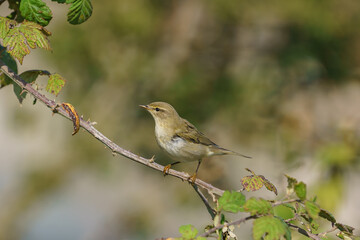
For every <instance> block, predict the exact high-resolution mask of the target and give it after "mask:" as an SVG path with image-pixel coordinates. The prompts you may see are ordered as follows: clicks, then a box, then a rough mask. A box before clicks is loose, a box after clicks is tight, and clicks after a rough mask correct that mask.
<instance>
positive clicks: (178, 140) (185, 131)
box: [140, 102, 251, 183]
mask: <svg viewBox="0 0 360 240" xmlns="http://www.w3.org/2000/svg"><path fill="white" fill-rule="evenodd" d="M140 107H142V108H145V109H146V110H147V111H148V112H149V113H150V114H151V115H152V116H153V118H154V120H155V137H156V141H157V143H158V144H159V146H160V148H162V149H163V150H164V151H165V152H167V153H168V154H169V155H170V156H171V157H172V158H174V159H176V160H177V162H174V163H171V164H169V165H167V166H165V167H164V170H163V171H164V174H166V173H167V172H168V171H169V169H170V168H171V166H173V165H175V164H178V163H180V162H191V161H198V165H197V167H196V171H195V173H194V174H193V175H192V176H191V177H190V178H189V180H190V181H191V182H192V183H194V182H195V180H196V175H197V172H198V170H199V167H200V164H201V161H202V160H203V158H205V157H211V156H214V155H238V156H242V157H245V158H251V157H248V156H245V155H242V154H240V153H237V152H234V151H231V150H227V149H225V148H222V147H220V146H218V145H217V144H215V143H214V142H213V141H211V140H210V139H209V138H207V137H206V136H205V135H204V134H203V133H201V132H200V131H198V130H197V129H196V127H195V126H194V125H192V124H191V123H190V122H188V121H187V120H186V119H183V118H181V117H180V116H179V114H178V113H177V112H176V110H175V109H174V108H173V107H172V106H171V105H170V104H168V103H165V102H153V103H150V104H148V105H140Z"/></svg>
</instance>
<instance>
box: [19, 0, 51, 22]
mask: <svg viewBox="0 0 360 240" xmlns="http://www.w3.org/2000/svg"><path fill="white" fill-rule="evenodd" d="M20 12H21V16H23V17H24V18H25V19H26V20H28V21H32V22H36V23H38V24H40V25H41V26H47V25H48V24H49V21H50V20H51V19H52V13H51V10H50V8H49V7H48V6H47V5H46V4H45V3H44V2H43V1H41V0H21V2H20Z"/></svg>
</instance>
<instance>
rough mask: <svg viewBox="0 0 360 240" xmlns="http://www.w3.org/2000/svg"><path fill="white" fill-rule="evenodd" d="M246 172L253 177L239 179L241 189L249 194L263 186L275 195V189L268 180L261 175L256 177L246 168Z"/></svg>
mask: <svg viewBox="0 0 360 240" xmlns="http://www.w3.org/2000/svg"><path fill="white" fill-rule="evenodd" d="M246 170H247V171H249V172H251V173H252V174H253V175H250V176H245V177H243V178H242V179H241V181H240V182H241V185H242V186H243V188H244V189H245V190H246V191H248V192H250V191H256V190H259V189H260V188H262V187H263V186H264V185H265V187H266V188H267V189H268V190H270V191H272V192H274V193H275V194H276V195H277V189H276V187H275V186H274V184H272V183H271V182H270V181H269V180H267V179H266V178H265V177H264V176H263V175H256V174H255V173H254V171H252V170H250V169H248V168H246Z"/></svg>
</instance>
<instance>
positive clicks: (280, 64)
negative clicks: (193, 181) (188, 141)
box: [0, 0, 360, 239]
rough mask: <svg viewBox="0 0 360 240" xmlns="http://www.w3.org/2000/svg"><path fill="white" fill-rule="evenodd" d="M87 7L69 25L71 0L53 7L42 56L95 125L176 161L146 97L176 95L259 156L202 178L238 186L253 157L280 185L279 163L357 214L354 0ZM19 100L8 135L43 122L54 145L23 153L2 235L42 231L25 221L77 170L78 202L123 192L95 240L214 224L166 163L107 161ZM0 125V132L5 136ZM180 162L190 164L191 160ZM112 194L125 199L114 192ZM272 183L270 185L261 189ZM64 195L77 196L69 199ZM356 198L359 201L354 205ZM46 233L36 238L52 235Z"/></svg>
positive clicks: (225, 142) (221, 136) (213, 164)
mask: <svg viewBox="0 0 360 240" xmlns="http://www.w3.org/2000/svg"><path fill="white" fill-rule="evenodd" d="M92 4H93V7H94V12H93V14H92V16H91V18H90V19H89V20H88V21H87V22H85V23H83V24H81V25H78V26H72V25H70V24H68V23H67V22H66V21H65V19H66V16H64V14H63V12H65V7H64V6H57V8H58V10H57V11H54V15H53V20H52V22H51V23H50V25H49V26H48V28H49V30H50V31H51V32H52V33H53V35H52V36H51V37H50V42H51V46H52V49H53V53H52V54H51V55H50V54H46V55H44V56H40V57H38V58H40V59H41V60H40V63H45V62H46V65H45V66H43V67H42V66H41V68H44V69H47V67H50V68H51V69H56V72H59V73H61V75H62V76H64V77H65V78H66V79H67V80H68V81H67V84H66V85H65V88H64V90H63V92H62V94H61V96H59V101H60V100H61V101H62V100H63V101H65V102H70V103H72V104H73V105H74V106H75V107H76V109H77V110H78V112H79V113H80V114H83V115H84V118H85V119H86V118H90V119H91V120H92V121H96V122H98V128H99V130H100V131H102V132H103V133H104V134H105V135H107V136H108V137H110V138H111V139H112V140H114V141H116V142H117V143H118V144H119V145H120V146H123V147H124V148H126V149H129V150H131V151H134V152H136V153H139V154H141V155H143V156H145V157H151V156H152V155H154V154H155V155H156V161H158V162H160V163H163V164H165V163H168V161H169V159H168V157H167V156H166V155H164V154H163V153H161V152H160V150H159V148H158V147H157V146H156V143H155V139H154V136H153V120H152V119H151V117H150V116H149V115H148V114H147V113H146V112H144V111H143V110H141V109H140V108H138V105H139V104H147V103H150V102H152V101H158V100H162V101H166V102H169V103H171V104H172V105H173V106H174V107H175V108H176V109H177V110H178V112H179V113H180V115H182V116H183V117H185V118H187V119H188V120H190V121H191V122H192V123H193V124H195V125H196V126H198V128H199V129H200V130H201V131H202V132H205V133H206V134H207V135H209V137H210V138H211V139H213V140H214V141H215V142H216V143H218V144H220V145H222V146H224V147H227V148H230V149H233V150H235V151H238V152H242V153H244V154H248V155H251V156H252V157H253V160H252V161H248V160H244V159H236V158H231V157H228V158H216V159H213V160H210V161H207V162H205V163H204V165H203V166H202V168H201V169H200V178H202V179H205V180H207V181H210V182H211V183H213V184H214V185H216V186H219V187H221V188H225V189H238V188H239V187H240V182H239V181H240V179H241V178H242V177H243V176H244V175H245V174H246V173H245V170H244V168H245V167H249V168H251V169H253V170H255V171H256V172H257V173H259V174H260V173H261V174H263V175H264V176H266V177H267V178H268V179H271V180H272V182H275V185H277V187H278V190H280V189H284V187H285V185H286V183H285V182H284V181H283V175H282V174H283V173H287V174H289V175H295V176H296V178H297V179H298V180H299V181H303V182H305V183H306V184H307V186H308V191H309V192H308V193H307V194H308V195H310V196H315V195H316V196H317V199H318V203H319V205H321V206H322V207H323V208H324V209H327V210H329V211H332V212H335V215H337V214H338V215H339V216H341V217H343V218H344V220H342V222H344V223H346V224H349V225H353V226H356V225H359V222H360V217H359V214H358V213H356V211H353V212H352V214H351V215H346V214H347V213H348V212H349V211H348V210H347V212H346V208H345V207H344V205H346V204H347V203H349V200H348V198H349V196H352V197H354V196H356V197H357V198H358V197H359V194H360V192H359V191H358V190H357V191H356V189H354V185H356V183H359V182H360V179H359V178H358V177H357V176H356V175H357V174H358V172H359V162H360V161H359V127H358V126H359V122H360V112H359V111H358V103H359V101H360V95H359V94H358V93H359V90H360V85H359V69H358V66H359V63H360V45H359V43H360V28H359V27H358V26H359V24H360V4H359V3H358V1H356V0H345V1H335V0H327V1H311V0H301V1H300V0H295V1H281V0H279V1H267V2H264V1H261V2H254V1H231V0H213V1H200V0H199V1H158V0H156V1H146V0H122V1H94V2H93V3H92ZM1 7H3V6H1ZM26 61H30V60H27V58H25V60H24V62H25V66H23V67H24V68H26ZM37 68H40V67H39V66H38V67H37ZM1 91H5V89H2V90H1ZM6 91H9V90H6ZM4 101H5V100H1V102H4ZM6 101H10V100H6ZM12 101H13V102H14V103H12V105H11V104H10V103H9V104H7V105H8V106H9V107H10V106H11V108H10V111H9V112H7V113H6V117H7V118H9V119H10V120H14V121H15V122H16V123H15V124H13V125H12V126H13V128H12V130H11V131H9V132H7V135H11V134H13V135H16V137H17V138H21V137H22V134H24V131H32V134H37V133H38V132H41V131H45V132H48V134H46V133H45V134H43V135H45V136H46V137H47V139H48V142H47V143H46V145H42V146H43V147H42V148H43V152H44V153H43V154H34V152H32V151H31V149H28V150H24V151H25V152H24V154H23V155H24V156H18V158H21V159H22V161H24V162H26V165H25V167H23V169H22V170H21V171H19V172H16V174H15V176H16V178H15V179H16V181H17V182H19V183H18V184H16V185H15V187H14V188H13V190H12V191H11V193H8V194H5V193H4V191H3V192H2V193H1V192H0V193H1V194H4V195H6V196H7V197H6V199H7V198H9V199H16V200H14V201H10V200H8V201H9V202H11V204H8V205H7V206H9V209H10V210H9V211H7V212H6V213H4V214H0V227H1V231H0V232H1V233H2V234H3V236H4V237H3V238H4V239H6V237H7V236H12V237H13V238H12V239H16V238H18V239H22V238H26V236H34V235H31V234H34V233H33V231H32V230H31V229H33V228H35V229H36V226H33V225H32V221H31V220H29V219H35V220H36V219H39V218H41V217H39V212H41V211H44V212H46V211H49V209H47V208H44V209H45V210H42V208H41V207H40V206H38V205H42V204H43V203H44V202H47V201H50V203H49V204H50V206H51V204H54V203H51V202H52V201H56V196H62V195H64V194H65V193H66V192H68V193H69V192H70V193H71V192H72V191H74V186H73V184H72V183H73V182H74V181H75V182H76V181H80V180H79V179H78V178H80V177H78V176H79V175H81V176H86V177H87V179H88V180H87V182H85V183H84V184H85V185H86V186H88V185H92V184H91V183H92V182H96V184H94V185H95V186H92V187H89V189H91V191H90V190H89V191H90V192H89V193H86V192H85V193H84V192H82V194H80V195H79V196H78V198H79V200H78V201H80V202H81V203H82V204H84V205H85V206H86V202H87V199H88V198H94V197H95V196H96V197H97V198H99V200H98V202H96V203H94V202H92V203H91V204H89V206H94V205H96V204H98V208H99V210H98V211H99V212H102V211H101V209H102V207H104V208H105V209H106V205H107V204H109V202H112V201H114V200H112V199H117V201H118V202H117V203H116V204H114V203H113V204H112V205H111V204H109V206H110V205H111V207H112V209H111V211H110V210H109V211H103V212H104V213H103V214H100V215H101V216H103V218H102V219H103V220H102V222H101V223H99V224H97V226H103V227H99V230H97V231H95V230H94V231H90V232H91V233H92V234H95V235H94V236H93V237H94V239H96V237H98V236H97V235H96V234H98V235H99V236H102V237H104V238H102V239H113V238H111V237H113V236H115V237H114V238H120V239H123V237H125V238H126V239H152V238H155V237H162V236H168V235H169V236H174V235H176V234H177V228H178V227H179V226H180V225H183V224H187V223H190V224H192V225H195V226H196V227H197V228H198V229H199V228H203V227H205V225H206V224H207V223H208V222H207V221H206V219H208V216H207V212H206V209H205V208H204V207H203V206H202V204H201V202H200V201H199V199H197V196H196V195H195V193H194V192H192V191H191V188H190V187H188V186H187V185H186V184H185V183H181V182H178V181H176V180H173V179H170V178H169V177H167V178H165V180H163V179H162V176H161V175H160V174H159V173H156V172H153V171H151V170H149V169H146V168H144V167H142V166H140V165H136V164H134V163H131V162H129V161H127V160H119V159H118V158H112V157H111V154H110V153H109V151H108V150H105V149H103V147H102V146H101V145H100V144H99V143H98V142H96V141H94V140H92V139H91V138H90V137H89V136H88V135H86V134H85V133H83V132H80V134H78V135H76V136H74V137H71V131H72V127H71V124H70V123H63V119H58V118H57V117H56V118H55V117H54V118H51V117H50V116H48V115H46V114H45V115H41V116H42V118H45V119H47V120H44V119H42V121H47V122H50V123H49V124H50V126H49V125H47V126H45V127H43V128H39V129H34V124H35V123H39V122H41V120H39V119H37V118H36V116H38V115H39V114H34V112H33V111H32V110H30V109H33V106H30V103H29V104H26V103H25V104H24V107H23V108H25V109H29V110H24V109H20V110H19V109H18V106H17V104H16V101H17V99H16V98H13V99H12ZM28 102H31V101H29V100H28ZM3 104H4V103H3ZM38 105H39V104H38ZM40 108H43V106H36V107H35V109H38V110H37V111H41V110H39V109H40ZM24 111H25V113H23V112H24ZM2 114H5V113H2ZM31 119H33V124H31ZM10 120H8V121H10ZM10 122H11V121H10ZM29 122H30V123H29ZM20 123H21V124H20ZM6 127H7V128H8V126H6ZM49 132H50V133H51V134H50V133H49ZM3 136H4V137H0V139H1V142H5V141H7V138H5V135H3ZM28 141H33V139H31V138H30V139H29V140H28ZM5 146H6V144H5V143H3V144H2V147H0V150H1V154H2V155H3V156H5V155H6V154H7V152H9V149H8V148H7V147H5ZM45 149H47V150H45ZM35 159H36V160H35ZM41 159H42V160H41ZM4 160H5V158H4ZM33 161H35V162H36V163H37V164H31V162H33ZM19 162H21V161H19ZM19 166H20V164H19ZM182 168H183V169H184V170H185V171H190V172H191V171H193V169H194V168H195V165H191V164H187V165H186V164H185V166H180V169H182ZM94 179H95V180H94ZM10 186H12V185H10ZM113 188H117V190H116V191H115V190H111V189H113ZM104 189H108V190H106V191H105V190H104ZM111 191H115V192H116V193H117V194H121V197H114V196H113V195H110V196H106V193H109V192H111ZM64 192H65V193H64ZM80 192H81V191H80ZM134 192H136V194H135V193H134ZM102 194H104V195H103V196H102V197H98V195H102ZM266 194H271V193H266ZM266 194H265V193H264V192H262V196H263V195H265V196H263V197H264V198H266ZM280 194H281V192H280ZM356 194H357V195H356ZM65 195H66V194H65ZM70 195H71V194H70ZM115 195H116V194H115ZM144 196H146V197H144ZM156 196H159V197H156ZM269 196H271V197H272V195H269ZM144 199H146V200H144ZM65 200H67V201H68V202H70V203H69V204H70V206H71V203H72V202H73V201H75V200H74V198H72V197H67V198H66V199H65ZM65 200H62V201H65ZM59 201H60V202H62V201H61V200H59ZM65 202H66V201H65ZM123 202H124V203H123ZM129 202H132V203H133V204H134V205H133V206H131V205H128V204H129ZM350 202H351V201H350ZM357 202H358V201H357ZM352 203H354V201H352ZM62 204H64V203H62ZM82 204H81V205H82ZM65 205H66V204H65ZM70 208H71V207H70ZM351 208H353V209H358V208H359V204H358V203H357V205H351ZM34 209H35V210H34ZM46 209H47V210H46ZM50 209H51V208H50ZM130 209H131V210H130ZM183 212H187V214H184V213H183ZM350 213H351V211H350ZM344 214H345V215H344ZM45 215H46V214H45ZM23 216H27V217H26V218H25V220H24V217H23ZM40 216H42V215H41V214H40ZM344 216H346V218H345V217H344ZM26 219H28V220H26ZM45 219H46V218H45ZM61 219H62V220H63V221H68V220H69V217H68V218H67V217H66V216H65V217H64V218H61ZM155 219H156V220H155ZM162 219H163V221H162ZM167 219H170V220H167ZM39 221H40V220H39ZM74 221H76V220H74ZM78 221H80V220H78ZM99 221H100V220H99ZM347 221H349V222H347ZM40 222H41V221H40ZM80 222H81V221H80ZM55 226H57V225H56V224H55ZM84 226H85V227H83V229H82V230H79V229H77V234H78V235H76V234H75V235H71V230H69V229H71V228H69V227H66V226H65V227H64V229H66V230H68V231H69V234H70V235H69V236H85V234H84V233H85V232H86V231H89V230H88V229H90V228H91V227H89V225H86V224H84ZM38 228H40V229H43V228H41V227H38ZM53 228H56V227H54V226H53ZM29 229H30V230H29ZM119 229H120V230H119ZM78 232H80V233H78ZM105 232H106V233H108V235H106V234H105ZM42 234H43V235H41V234H40V235H35V236H49V235H46V233H42ZM24 236H25V237H24ZM50 236H51V235H50ZM239 237H240V238H241V239H246V238H249V237H250V231H248V233H246V231H245V230H242V231H241V233H240V234H239ZM37 239H39V237H38V238H37ZM79 239H81V238H79Z"/></svg>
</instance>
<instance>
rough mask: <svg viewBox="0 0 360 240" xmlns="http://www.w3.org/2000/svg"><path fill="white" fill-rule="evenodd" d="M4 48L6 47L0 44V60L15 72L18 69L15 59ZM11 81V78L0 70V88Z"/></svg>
mask: <svg viewBox="0 0 360 240" xmlns="http://www.w3.org/2000/svg"><path fill="white" fill-rule="evenodd" d="M5 50H6V48H4V47H3V46H0V60H1V61H3V62H4V63H5V64H6V66H8V67H9V68H10V69H11V70H13V71H14V72H15V73H17V71H18V69H17V64H16V61H15V60H14V59H13V58H12V57H11V55H10V54H9V53H8V52H7V51H5ZM11 83H13V81H12V80H11V78H9V77H8V76H7V75H6V74H5V73H2V72H0V88H2V87H5V86H7V85H9V84H11Z"/></svg>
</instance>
